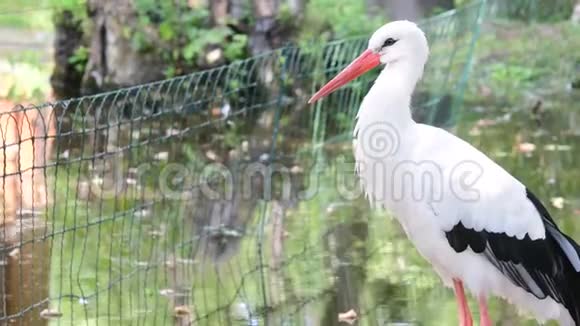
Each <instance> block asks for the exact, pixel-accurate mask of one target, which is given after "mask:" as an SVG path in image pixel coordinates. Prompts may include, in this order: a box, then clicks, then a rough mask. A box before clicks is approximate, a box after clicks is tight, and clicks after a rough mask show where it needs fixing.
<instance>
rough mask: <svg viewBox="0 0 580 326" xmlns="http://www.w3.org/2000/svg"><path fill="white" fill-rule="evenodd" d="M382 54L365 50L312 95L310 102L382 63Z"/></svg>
mask: <svg viewBox="0 0 580 326" xmlns="http://www.w3.org/2000/svg"><path fill="white" fill-rule="evenodd" d="M380 58H381V56H380V55H379V54H378V53H375V52H373V51H372V50H370V49H369V50H366V51H364V52H363V53H362V54H361V55H360V56H359V57H358V58H356V59H354V61H353V62H351V63H350V64H349V65H348V66H347V67H346V68H344V70H342V71H341V72H340V73H339V74H338V75H336V77H334V78H333V79H332V80H331V81H329V82H328V83H327V84H326V85H324V86H322V88H321V89H320V90H319V91H318V92H316V94H314V95H312V97H311V98H310V100H308V103H314V102H316V101H318V100H319V99H321V98H323V97H325V96H327V95H328V94H330V93H332V92H334V91H335V90H337V89H339V88H340V87H342V86H343V85H345V84H346V83H348V82H350V81H351V80H353V79H355V78H357V77H358V76H360V75H362V74H364V73H365V72H367V71H369V70H371V69H373V68H374V67H376V66H378V65H379V64H380V63H381V60H380Z"/></svg>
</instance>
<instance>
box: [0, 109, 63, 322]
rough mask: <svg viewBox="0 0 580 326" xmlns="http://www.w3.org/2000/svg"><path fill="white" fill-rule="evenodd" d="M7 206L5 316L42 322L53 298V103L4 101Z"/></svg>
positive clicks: (1, 124) (1, 290)
mask: <svg viewBox="0 0 580 326" xmlns="http://www.w3.org/2000/svg"><path fill="white" fill-rule="evenodd" d="M0 114H2V115H1V116H0V131H1V135H2V151H1V152H0V166H1V167H2V171H3V172H2V189H1V190H0V191H1V192H2V203H1V204H2V206H1V208H2V210H1V214H2V215H1V221H0V227H2V239H1V242H0V243H1V247H0V265H1V267H0V268H1V271H2V272H1V273H0V282H1V284H0V298H1V300H2V303H3V309H2V316H3V318H7V319H8V320H11V319H12V321H14V320H16V319H18V320H19V321H21V322H24V323H25V324H29V325H36V324H39V323H40V324H42V323H43V319H42V318H41V317H40V311H41V310H42V307H41V303H42V302H44V301H46V300H47V298H48V285H49V270H50V269H49V266H50V259H49V255H48V253H49V251H48V242H47V241H40V242H37V239H36V236H35V235H38V234H46V231H47V228H46V220H45V219H44V218H43V216H42V215H43V213H45V209H47V208H48V206H49V205H50V204H51V201H49V198H50V195H49V193H48V187H47V180H46V178H45V172H44V168H45V167H46V166H47V164H48V163H49V161H50V159H51V154H52V147H53V141H54V136H55V117H54V115H53V112H52V110H51V109H50V108H45V109H42V110H29V111H24V110H18V109H14V110H13V105H12V104H11V103H9V102H4V101H3V102H0Z"/></svg>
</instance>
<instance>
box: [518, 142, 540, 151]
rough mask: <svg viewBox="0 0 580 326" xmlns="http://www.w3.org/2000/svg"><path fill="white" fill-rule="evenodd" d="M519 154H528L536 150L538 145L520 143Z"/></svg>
mask: <svg viewBox="0 0 580 326" xmlns="http://www.w3.org/2000/svg"><path fill="white" fill-rule="evenodd" d="M517 149H518V152H520V153H523V154H528V153H531V152H533V151H535V150H536V145H535V144H532V143H520V144H518V146H517Z"/></svg>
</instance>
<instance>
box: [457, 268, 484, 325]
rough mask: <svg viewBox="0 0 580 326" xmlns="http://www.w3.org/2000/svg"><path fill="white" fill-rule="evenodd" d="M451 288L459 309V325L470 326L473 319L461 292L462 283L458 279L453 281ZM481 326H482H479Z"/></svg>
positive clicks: (463, 292) (463, 293)
mask: <svg viewBox="0 0 580 326" xmlns="http://www.w3.org/2000/svg"><path fill="white" fill-rule="evenodd" d="M453 288H454V290H455V298H456V299H457V306H458V307H459V323H460V324H459V325H460V326H472V325H473V319H471V312H470V311H469V305H468V304H467V298H466V297H465V291H464V290H463V283H461V281H460V280H458V279H453ZM481 326H483V324H482V325H481Z"/></svg>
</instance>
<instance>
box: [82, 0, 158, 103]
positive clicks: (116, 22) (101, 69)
mask: <svg viewBox="0 0 580 326" xmlns="http://www.w3.org/2000/svg"><path fill="white" fill-rule="evenodd" d="M87 6H88V12H89V17H90V19H91V21H92V33H91V44H90V51H89V53H90V54H89V61H88V63H87V68H86V71H85V74H84V76H83V93H89V94H90V93H95V92H98V91H102V90H107V89H113V88H118V87H124V86H131V85H136V84H142V83H147V82H151V81H154V80H158V79H161V78H163V65H162V62H161V61H160V58H159V55H155V54H154V53H153V51H151V52H149V53H144V52H140V51H139V50H138V49H135V47H133V46H132V45H131V40H129V39H127V37H126V36H125V34H126V33H125V31H126V29H127V28H129V29H131V28H135V27H136V26H137V14H136V10H135V6H134V3H133V0H89V1H88V2H87ZM147 39H148V40H150V41H151V42H152V43H155V39H156V38H155V36H153V35H148V37H147ZM153 48H155V47H154V46H153Z"/></svg>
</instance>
